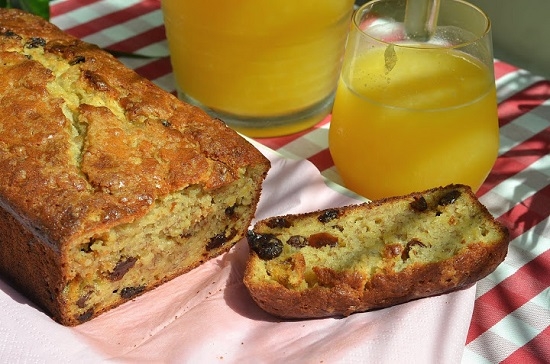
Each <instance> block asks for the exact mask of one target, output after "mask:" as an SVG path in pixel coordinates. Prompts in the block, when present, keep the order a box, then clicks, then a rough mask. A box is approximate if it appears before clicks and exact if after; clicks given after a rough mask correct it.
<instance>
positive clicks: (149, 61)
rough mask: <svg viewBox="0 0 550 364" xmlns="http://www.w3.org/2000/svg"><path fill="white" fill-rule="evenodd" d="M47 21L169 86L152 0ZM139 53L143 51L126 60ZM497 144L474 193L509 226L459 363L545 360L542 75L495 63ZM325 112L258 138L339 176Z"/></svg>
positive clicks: (104, 4) (546, 122)
mask: <svg viewBox="0 0 550 364" xmlns="http://www.w3.org/2000/svg"><path fill="white" fill-rule="evenodd" d="M51 12H52V19H51V20H52V22H53V23H55V24H57V25H58V26H60V27H61V28H62V29H64V30H66V31H67V32H69V33H71V34H73V35H75V36H78V37H80V38H82V39H83V40H85V41H89V42H92V43H95V44H98V45H99V46H101V47H103V48H107V49H109V50H111V51H115V52H120V54H121V55H124V54H128V53H131V54H133V55H134V56H133V57H126V56H121V57H120V59H121V60H122V61H123V62H124V63H125V64H126V65H128V66H129V67H131V68H133V69H135V70H136V71H137V72H138V73H140V74H141V75H143V76H145V77H146V78H148V79H150V80H152V81H153V82H154V83H156V84H157V85H159V86H160V87H162V88H164V89H166V90H168V91H170V92H174V90H175V85H174V80H173V78H172V74H171V66H170V59H169V52H168V48H167V44H166V40H165V35H164V27H163V20H162V14H161V11H160V0H103V1H101V0H56V1H53V2H52V3H51ZM136 56H143V57H136ZM495 72H496V78H497V91H498V100H499V109H498V110H499V119H500V133H501V146H500V151H499V158H498V160H497V162H496V164H495V166H494V168H493V170H492V172H491V174H490V176H489V177H488V178H487V180H486V182H485V183H484V185H483V187H482V188H481V190H480V191H479V193H478V195H479V197H480V200H481V201H482V202H483V203H484V204H486V205H487V206H488V208H489V210H490V211H491V212H492V213H493V214H494V215H495V216H497V217H498V219H499V220H501V221H502V222H503V223H505V224H506V225H507V226H508V227H509V228H510V232H511V237H512V241H511V244H510V249H509V254H508V256H507V258H506V260H505V262H504V263H503V264H501V265H500V266H499V267H498V268H497V270H496V271H495V272H494V273H492V274H491V275H490V276H488V277H487V278H485V279H483V280H482V281H480V282H479V283H478V284H477V298H476V301H475V306H474V312H473V317H472V320H471V324H470V329H469V333H468V336H467V341H466V342H465V351H464V356H463V363H496V362H505V363H527V362H550V218H549V216H550V81H549V80H546V79H544V78H541V77H538V76H536V75H533V74H531V73H529V72H528V71H526V70H522V69H518V68H516V67H514V66H513V65H510V64H507V63H505V62H500V61H496V62H495ZM329 125H330V117H328V118H326V119H325V120H324V121H323V122H321V123H320V124H318V125H317V126H315V127H314V128H311V129H309V130H307V131H304V132H302V133H298V134H295V135H291V136H286V137H280V138H270V139H262V140H259V141H260V142H261V143H262V144H264V145H266V146H268V147H270V148H271V149H274V150H276V151H278V152H280V153H281V154H283V155H284V156H286V157H290V158H297V159H308V160H309V161H311V162H312V163H313V164H314V165H315V166H317V168H318V169H319V171H320V172H321V173H322V174H323V175H324V176H325V177H326V178H327V179H329V180H332V181H334V182H336V183H339V182H340V179H339V177H338V173H337V171H336V169H335V168H334V166H333V162H332V159H331V157H330V153H329V151H328V149H327V147H328V145H327V144H328V140H327V134H328V128H329Z"/></svg>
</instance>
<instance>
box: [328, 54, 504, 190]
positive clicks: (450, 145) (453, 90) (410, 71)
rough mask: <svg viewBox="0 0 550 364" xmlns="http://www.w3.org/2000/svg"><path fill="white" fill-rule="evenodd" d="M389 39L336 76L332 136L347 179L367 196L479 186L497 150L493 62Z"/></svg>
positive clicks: (334, 152) (332, 147)
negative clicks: (389, 43)
mask: <svg viewBox="0 0 550 364" xmlns="http://www.w3.org/2000/svg"><path fill="white" fill-rule="evenodd" d="M389 47H393V48H392V49H388V48H383V47H379V48H375V49H371V50H369V51H368V52H365V53H363V54H361V55H360V56H357V57H356V58H354V59H353V60H352V62H356V63H354V64H353V71H352V72H351V74H350V73H349V72H345V71H344V72H343V75H344V76H343V77H342V78H341V79H340V83H339V86H338V91H337V94H336V99H335V105H334V109H333V116H332V122H331V127H330V133H329V143H330V151H331V154H332V157H333V159H334V162H335V165H336V166H337V168H338V171H339V173H340V175H341V177H342V179H343V181H344V183H345V185H346V186H347V187H349V188H350V189H351V190H353V191H356V192H357V193H359V194H361V195H363V196H365V197H367V198H370V199H376V198H380V197H386V196H392V195H401V194H406V193H410V192H413V191H420V190H424V189H427V188H431V187H435V186H439V185H445V184H448V183H463V184H467V185H470V186H471V187H472V188H473V189H474V190H477V189H478V188H479V187H480V186H481V184H482V183H483V181H484V180H485V178H486V177H487V175H488V173H489V171H490V169H491V167H492V166H493V164H494V162H495V159H496V157H497V152H498V143H499V132H498V122H497V108H496V104H497V101H496V90H495V84H494V78H493V75H492V70H490V69H488V68H487V67H486V66H485V65H484V64H482V63H481V62H479V61H477V60H476V59H474V58H473V57H471V56H469V55H467V54H465V53H462V52H460V51H457V50H453V49H445V48H433V49H427V48H423V49H421V51H419V48H414V47H397V46H395V47H394V46H389ZM394 52H395V53H394ZM388 54H391V57H390V58H391V59H388ZM346 66H347V65H346ZM346 66H344V67H346Z"/></svg>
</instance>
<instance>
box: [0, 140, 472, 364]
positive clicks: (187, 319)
mask: <svg viewBox="0 0 550 364" xmlns="http://www.w3.org/2000/svg"><path fill="white" fill-rule="evenodd" d="M258 148H259V149H260V150H261V151H262V152H263V153H264V154H265V155H266V156H267V157H268V158H269V159H270V160H271V161H272V165H273V167H272V169H271V171H270V173H269V175H268V178H267V180H266V182H265V185H264V192H263V195H262V198H261V201H260V205H259V207H258V211H257V218H264V217H268V216H273V215H278V214H286V213H296V212H305V211H310V210H316V209H321V208H325V207H331V206H338V205H346V204H351V203H356V202H357V200H355V199H354V198H353V197H351V194H349V195H346V194H342V193H340V192H336V191H335V190H333V189H331V188H329V187H327V185H326V181H325V180H324V179H323V178H322V177H321V176H320V174H319V172H318V170H317V169H316V168H315V167H314V166H313V165H311V164H310V163H309V162H307V161H292V160H288V159H284V158H282V157H280V156H279V155H278V154H276V153H275V152H273V151H271V150H269V149H267V148H265V147H262V146H260V145H258ZM247 255H248V247H247V245H246V241H244V240H242V241H240V242H239V243H238V244H237V245H236V246H235V248H233V249H232V250H231V251H230V252H229V253H228V254H225V255H223V256H221V257H218V258H217V259H214V260H212V261H210V262H208V263H206V264H204V265H203V266H201V267H199V268H197V269H195V270H193V271H191V272H189V273H188V274H185V275H183V276H181V277H178V278H176V279H174V280H173V281H170V282H168V283H166V284H164V285H163V286H161V287H159V288H157V289H155V290H153V291H152V292H148V293H146V294H144V295H143V296H141V297H138V298H137V299H135V300H134V301H132V302H128V303H126V304H124V305H122V306H120V307H118V308H116V309H114V310H111V311H110V312H107V313H106V314H103V315H102V316H100V317H98V318H96V319H94V320H92V321H90V322H87V323H85V324H83V325H81V326H78V327H76V328H67V327H63V326H61V325H58V324H56V323H54V322H53V321H52V320H51V319H50V318H48V317H47V316H46V315H45V314H44V313H42V312H41V311H39V310H37V309H35V308H34V306H33V305H32V304H30V303H29V302H28V301H27V300H26V299H25V298H24V297H22V296H21V295H20V294H18V293H17V292H16V291H14V290H13V289H12V288H11V287H10V286H8V285H7V284H5V283H4V282H3V281H0V288H1V290H0V333H1V335H0V358H2V361H4V362H26V363H32V362H43V361H47V362H56V363H63V362H79V363H88V362H90V363H91V362H94V363H95V362H101V361H110V362H115V363H119V362H122V363H123V362H132V363H136V362H147V363H151V362H153V363H195V362H201V363H209V362H218V363H221V362H223V363H236V362H239V363H252V362H253V363H278V362H280V363H283V362H284V363H321V362H323V363H343V362H345V363H396V362H407V363H441V362H445V363H458V362H460V360H461V358H462V354H463V351H464V343H465V340H466V334H467V332H468V327H469V324H470V319H471V315H472V310H473V305H474V299H475V288H470V289H467V290H463V291H459V292H454V293H451V294H446V295H442V296H438V297H432V298H426V299H421V300H417V301H414V302H410V303H406V304H403V305H399V306H395V307H391V308H387V309H383V310H378V311H372V312H366V313H359V314H354V315H351V316H349V317H347V318H343V319H337V318H328V319H319V320H305V321H280V320H277V319H275V318H273V317H272V316H270V315H268V314H266V313H265V312H263V311H262V310H260V309H259V308H258V307H257V306H256V305H255V303H254V302H253V301H252V299H251V298H250V296H249V295H248V293H247V291H246V289H245V287H244V285H243V284H242V276H243V271H244V267H245V263H246V259H247Z"/></svg>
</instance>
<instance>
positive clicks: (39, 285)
mask: <svg viewBox="0 0 550 364" xmlns="http://www.w3.org/2000/svg"><path fill="white" fill-rule="evenodd" d="M0 61H1V62H0V169H1V170H2V173H0V232H1V234H3V235H1V236H0V273H1V274H3V275H5V276H7V277H9V278H10V279H11V280H12V281H13V282H15V284H16V285H17V286H18V287H19V288H20V289H21V290H22V291H23V292H24V293H26V294H27V295H28V296H29V297H30V298H32V299H33V300H34V301H35V302H37V303H38V304H39V305H40V306H41V307H43V308H45V309H46V310H47V311H49V312H50V314H52V316H53V317H54V318H55V319H56V320H58V321H60V322H62V323H63V324H66V325H76V324H79V323H82V322H84V321H86V320H89V319H90V318H92V317H95V316H97V315H98V314H100V313H101V312H104V311H106V310H108V309H110V308H111V307H114V306H116V305H118V304H120V303H121V302H124V301H126V300H129V299H131V298H133V297H135V296H136V295H138V294H141V293H143V292H145V291H147V290H150V289H152V288H154V287H156V286H158V285H159V284H161V283H163V282H165V281H167V280H169V279H171V278H173V277H175V276H177V275H180V274H182V273H184V272H186V271H188V270H189V269H191V268H193V267H196V266H197V265H199V264H201V263H203V262H204V261H206V260H208V259H210V258H212V257H214V256H216V255H218V254H221V253H223V252H225V251H227V250H228V249H230V248H231V246H232V245H233V244H234V243H235V242H236V241H238V240H239V239H240V238H242V236H243V235H244V232H245V230H246V228H247V227H248V224H249V223H250V220H251V219H252V217H253V214H254V211H255V207H256V204H257V202H258V199H259V195H260V190H261V182H262V181H263V178H264V177H265V175H266V173H267V170H268V169H269V161H268V160H267V159H266V158H265V157H264V156H263V155H262V154H261V153H260V152H259V151H258V150H256V149H255V148H254V147H253V146H252V145H251V144H250V143H248V142H247V141H246V140H245V139H243V138H242V137H240V136H239V135H238V134H237V133H236V132H234V131H233V130H231V129H229V128H228V127H227V126H226V125H225V124H224V123H223V122H221V121H220V120H215V119H212V118H211V117H209V116H208V115H207V114H206V113H204V112H203V111H202V110H200V109H198V108H196V107H194V106H191V105H188V104H185V103H183V102H181V101H179V100H178V99H177V98H176V97H175V96H173V95H171V94H169V93H167V92H165V91H163V90H161V89H160V88H159V87H157V86H156V85H154V84H153V83H152V82H150V81H148V80H146V79H145V78H143V77H141V76H139V75H138V74H137V73H135V72H134V71H132V70H130V69H128V68H126V67H124V65H122V63H120V62H119V61H118V60H117V59H116V58H115V57H113V56H112V55H110V54H109V53H107V52H104V51H102V50H100V49H99V48H98V47H97V46H95V45H91V44H88V43H85V42H82V41H80V40H78V39H76V38H74V37H72V36H70V35H68V34H66V33H64V32H62V31H61V30H59V29H58V28H57V27H55V26H54V25H52V24H50V23H48V22H46V21H44V20H43V19H41V18H39V17H36V16H32V15H30V14H27V13H24V12H22V11H19V10H13V9H11V10H7V9H0ZM179 206H181V207H179ZM176 211H177V213H176ZM161 212H162V214H161ZM142 220H145V221H146V222H145V223H143V225H141V222H142ZM134 225H135V231H134V230H133V226H134ZM134 235H135V236H134ZM159 236H160V238H159V239H156V238H158V237H159ZM155 239H156V240H155ZM157 240H158V241H157ZM153 241H154V242H153ZM141 245H148V248H146V249H142V248H140V247H141ZM138 247H139V248H138ZM140 249H141V250H140ZM119 255H120V256H119ZM164 259H165V260H166V262H165V265H166V267H167V270H163V269H164V268H162V267H163V265H162V264H161V262H164ZM170 259H171V260H170ZM77 260H78V261H77ZM183 260H185V261H184V262H183ZM155 269H156V270H158V271H155ZM148 274H151V275H152V276H153V278H150V277H148V276H147V275H148ZM93 282H95V283H93Z"/></svg>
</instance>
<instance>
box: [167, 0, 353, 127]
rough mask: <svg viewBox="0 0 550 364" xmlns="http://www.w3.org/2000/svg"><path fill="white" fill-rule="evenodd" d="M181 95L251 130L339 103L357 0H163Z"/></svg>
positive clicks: (311, 118)
mask: <svg viewBox="0 0 550 364" xmlns="http://www.w3.org/2000/svg"><path fill="white" fill-rule="evenodd" d="M161 4H162V10H163V14H164V22H165V27H166V36H167V40H168V45H169V48H170V54H171V61H172V68H173V71H174V76H175V79H176V83H177V87H178V95H179V97H180V98H181V99H183V100H185V101H187V102H189V103H191V104H194V105H197V106H199V107H201V108H202V109H204V110H206V111H207V112H209V113H210V114H211V115H213V116H216V117H219V118H220V119H222V120H224V121H225V122H226V123H227V124H228V125H229V126H231V127H233V128H234V129H236V130H237V131H240V132H242V133H244V134H246V135H248V136H251V137H272V136H279V135H285V134H291V133H294V132H297V131H300V130H303V129H306V128H308V127H310V126H312V125H314V124H316V123H317V122H319V121H321V120H322V119H323V118H324V117H326V116H327V115H328V114H329V113H330V110H331V108H332V102H333V100H334V93H335V90H336V84H337V82H338V76H339V73H340V67H341V64H342V57H343V53H344V46H345V43H346V37H347V34H348V31H349V27H350V22H351V14H352V11H353V0H299V1H297V0H225V1H219V0H200V1H199V0H162V3H161Z"/></svg>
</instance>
